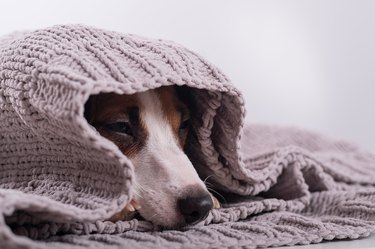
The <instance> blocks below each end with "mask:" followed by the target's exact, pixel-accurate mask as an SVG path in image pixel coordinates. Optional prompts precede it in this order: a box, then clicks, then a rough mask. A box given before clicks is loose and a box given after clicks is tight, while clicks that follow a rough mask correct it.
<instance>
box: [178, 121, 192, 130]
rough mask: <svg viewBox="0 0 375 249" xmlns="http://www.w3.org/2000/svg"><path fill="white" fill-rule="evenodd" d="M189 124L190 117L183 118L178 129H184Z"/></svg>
mask: <svg viewBox="0 0 375 249" xmlns="http://www.w3.org/2000/svg"><path fill="white" fill-rule="evenodd" d="M189 126H190V119H187V120H184V121H182V123H181V125H180V130H184V129H186V128H189Z"/></svg>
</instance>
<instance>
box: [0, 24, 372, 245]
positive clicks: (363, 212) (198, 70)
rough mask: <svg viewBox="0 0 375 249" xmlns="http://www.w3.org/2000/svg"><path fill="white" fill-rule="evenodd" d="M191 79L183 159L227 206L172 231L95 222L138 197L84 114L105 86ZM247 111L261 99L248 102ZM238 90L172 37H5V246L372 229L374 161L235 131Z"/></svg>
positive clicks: (118, 156)
mask: <svg viewBox="0 0 375 249" xmlns="http://www.w3.org/2000/svg"><path fill="white" fill-rule="evenodd" d="M165 85H179V86H182V85H184V86H187V87H188V88H187V90H189V91H191V93H192V95H193V97H194V101H195V102H196V106H197V109H196V110H193V113H194V115H193V117H192V118H193V128H192V132H191V133H190V136H189V138H188V148H187V154H188V156H189V158H190V159H191V160H192V162H193V164H194V166H195V167H196V169H197V171H198V173H199V174H200V176H201V177H202V179H204V178H206V177H207V176H210V178H209V179H210V181H211V182H212V183H213V184H215V187H216V188H217V189H218V190H220V191H223V192H226V194H225V196H226V201H222V202H223V207H222V208H220V209H215V210H212V211H211V213H210V214H209V216H208V217H207V219H206V220H204V221H202V222H201V223H199V224H197V225H194V226H190V227H185V228H182V229H180V230H161V229H160V228H158V227H156V226H154V225H153V224H151V223H149V222H147V221H142V220H136V219H134V220H131V221H120V222H116V223H112V222H108V221H105V222H103V221H100V220H103V218H106V217H109V216H111V215H113V214H114V213H116V212H118V211H120V210H121V209H122V208H123V207H124V205H125V204H126V203H127V202H128V201H129V200H130V199H131V197H132V195H133V191H132V186H133V165H132V163H131V162H130V160H129V159H128V158H127V157H126V156H125V155H123V154H122V153H121V152H120V150H119V149H118V148H117V147H116V146H115V145H114V144H113V143H112V142H110V141H108V140H107V139H105V138H103V137H101V136H100V135H99V133H98V132H96V131H95V129H94V128H93V127H91V126H90V125H89V124H88V123H87V122H86V120H85V119H84V116H83V112H84V104H85V102H86V101H87V99H88V98H89V96H90V95H93V94H98V93H101V92H116V93H119V94H133V93H136V92H141V91H145V90H148V89H153V88H157V87H160V86H165ZM254 108H256V107H254ZM244 114H245V109H244V102H243V99H242V96H241V93H240V92H239V91H238V90H237V89H236V88H235V87H234V86H233V85H232V84H231V82H230V81H229V79H228V78H227V77H226V76H225V75H224V74H223V73H222V72H221V71H220V70H218V69H217V68H216V67H215V66H213V65H211V64H210V63H209V62H207V61H206V60H205V59H203V58H202V57H200V56H199V55H197V54H195V53H194V52H192V51H190V50H188V49H186V48H184V47H183V46H181V45H178V44H176V43H174V42H171V41H165V40H156V39H148V38H144V37H140V36H136V35H129V34H121V33H117V32H112V31H105V30H101V29H97V28H93V27H88V26H83V25H66V26H54V27H51V28H47V29H41V30H37V31H33V32H23V33H22V32H21V33H14V34H11V35H8V36H6V37H3V38H2V39H1V41H0V245H1V246H0V247H1V248H45V249H47V248H48V249H49V248H65V249H68V248H69V249H70V248H222V247H231V248H239V247H241V248H257V247H262V248H264V247H269V246H278V245H294V244H309V243H318V242H321V241H322V240H332V239H356V238H359V237H365V236H368V235H369V234H370V233H372V232H373V231H374V227H375V224H374V222H375V186H374V184H375V156H374V155H373V154H371V153H368V152H365V151H362V150H361V149H359V148H357V147H356V146H354V145H352V144H350V143H346V142H342V141H336V140H332V139H329V138H326V137H324V136H321V135H318V134H315V133H311V132H307V131H304V130H299V129H295V128H284V127H276V126H265V125H250V126H249V125H246V126H245V125H244Z"/></svg>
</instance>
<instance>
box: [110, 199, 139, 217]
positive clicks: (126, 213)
mask: <svg viewBox="0 0 375 249" xmlns="http://www.w3.org/2000/svg"><path fill="white" fill-rule="evenodd" d="M140 208H141V206H140V205H139V203H138V202H136V201H135V200H131V201H130V202H129V203H128V204H127V205H126V206H125V207H124V209H122V210H121V211H120V212H119V213H117V214H115V215H113V216H112V217H111V218H109V219H108V220H107V221H112V222H116V221H127V220H131V219H133V218H134V216H135V215H136V214H137V212H138V210H139V209H140Z"/></svg>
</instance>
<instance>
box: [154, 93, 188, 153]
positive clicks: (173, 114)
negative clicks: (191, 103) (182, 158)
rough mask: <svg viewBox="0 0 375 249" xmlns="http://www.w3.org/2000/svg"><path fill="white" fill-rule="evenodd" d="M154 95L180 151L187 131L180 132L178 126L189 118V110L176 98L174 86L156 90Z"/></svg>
mask: <svg viewBox="0 0 375 249" xmlns="http://www.w3.org/2000/svg"><path fill="white" fill-rule="evenodd" d="M156 93H157V94H158V96H159V99H160V102H161V105H162V108H163V113H164V115H165V117H166V118H167V120H168V122H169V123H170V124H171V127H172V131H173V134H174V135H175V137H176V139H177V141H179V145H180V147H181V149H182V148H184V145H185V142H186V137H187V134H188V130H189V129H188V128H187V129H183V130H182V129H180V126H181V123H182V122H183V121H184V119H185V118H186V117H189V116H190V113H189V109H188V108H187V106H186V105H185V104H184V103H183V102H182V101H181V100H180V99H179V98H178V96H177V92H176V87H175V86H165V87H160V88H157V89H156Z"/></svg>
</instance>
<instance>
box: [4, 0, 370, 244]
mask: <svg viewBox="0 0 375 249" xmlns="http://www.w3.org/2000/svg"><path fill="white" fill-rule="evenodd" d="M0 10H1V15H0V35H2V34H6V33H8V32H11V31H14V30H27V29H36V28H43V27H47V26H51V25H55V24H68V23H83V24H89V25H95V26H98V27H102V28H106V29H111V30H117V31H122V32H128V33H136V34H140V35H144V36H148V37H155V38H164V39H170V40H174V41H177V42H179V43H181V44H183V45H185V46H187V47H189V48H191V49H193V50H195V51H196V52H198V53H200V54H202V55H203V56H205V57H206V58H207V59H208V60H209V61H211V62H212V63H214V64H216V65H217V66H219V67H220V68H221V69H222V70H223V71H224V72H225V73H226V74H227V75H228V76H229V77H230V78H231V79H232V81H233V82H234V83H235V85H237V87H238V88H240V89H241V90H242V91H243V92H244V95H245V98H246V101H247V109H248V116H247V119H248V120H249V121H250V122H257V123H259V122H262V123H275V124H290V125H295V126H300V127H306V128H309V129H313V130H317V131H321V132H323V133H325V134H328V135H330V136H332V137H338V138H343V139H347V140H351V141H354V142H355V143H357V144H359V145H361V146H363V147H364V148H367V149H369V150H372V151H374V152H375V131H374V129H375V112H374V109H375V98H374V95H375V70H374V69H375V68H374V66H375V1H370V0H369V1H366V0H352V1H348V0H337V1H335V0H314V1H301V0H286V1H285V0H284V1H280V0H275V1H268V0H262V1H261V0H259V1H249V0H247V1H246V0H243V1H240V0H227V1H219V0H188V1H187V0H186V1H179V0H169V1H168V0H149V1H146V0H134V1H124V0H122V1H120V0H119V1H115V0H112V1H111V0H105V1H104V0H103V1H95V0H86V1H84V0H64V1H57V0H54V1H51V0H45V1H40V0H39V1H38V0H33V1H30V0H25V1H17V0H12V1H4V0H2V1H0ZM354 243H357V242H354ZM370 243H372V242H370ZM373 244H374V245H375V241H374V243H373ZM364 245H365V244H363V246H364ZM347 246H350V245H349V243H348V244H347ZM358 246H359V244H354V246H353V248H356V247H358ZM344 247H345V246H344ZM314 248H315V247H314ZM319 248H323V247H320V245H319ZM324 248H325V247H324ZM348 248H349V247H348Z"/></svg>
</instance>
